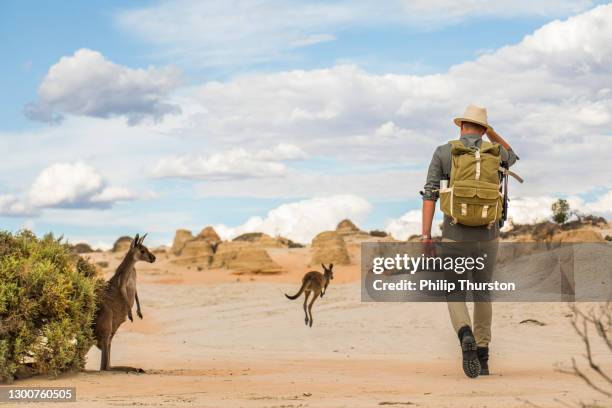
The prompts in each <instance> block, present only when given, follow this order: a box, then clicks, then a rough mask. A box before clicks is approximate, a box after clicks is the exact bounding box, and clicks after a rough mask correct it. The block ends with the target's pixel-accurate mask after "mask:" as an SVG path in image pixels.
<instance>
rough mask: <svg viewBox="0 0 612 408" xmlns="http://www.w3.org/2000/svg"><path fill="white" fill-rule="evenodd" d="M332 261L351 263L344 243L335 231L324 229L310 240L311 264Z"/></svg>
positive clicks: (344, 263)
mask: <svg viewBox="0 0 612 408" xmlns="http://www.w3.org/2000/svg"><path fill="white" fill-rule="evenodd" d="M321 263H325V264H327V263H333V264H334V265H348V264H350V263H351V260H350V257H349V254H348V251H347V249H346V244H345V243H344V240H343V239H342V237H341V236H340V234H338V232H336V231H324V232H321V233H320V234H318V235H317V236H316V237H314V239H313V240H312V258H311V261H310V264H311V265H319V264H321Z"/></svg>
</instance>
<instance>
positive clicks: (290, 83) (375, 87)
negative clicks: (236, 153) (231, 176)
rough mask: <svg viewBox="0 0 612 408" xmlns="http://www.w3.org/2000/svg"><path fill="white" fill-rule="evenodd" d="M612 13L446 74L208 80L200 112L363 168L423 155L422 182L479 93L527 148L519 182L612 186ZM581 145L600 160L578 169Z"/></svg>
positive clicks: (241, 133) (519, 146)
mask: <svg viewBox="0 0 612 408" xmlns="http://www.w3.org/2000/svg"><path fill="white" fill-rule="evenodd" d="M611 22H612V5H602V6H599V7H596V8H594V9H592V10H590V11H588V12H585V13H583V14H580V15H577V16H574V17H571V18H569V19H567V20H565V21H560V20H557V21H553V22H551V23H549V24H546V25H545V26H543V27H542V28H540V29H538V30H536V31H535V32H534V33H533V34H531V35H528V36H526V37H525V38H524V39H523V40H522V41H521V42H519V43H518V44H515V45H510V46H506V47H503V48H500V49H499V50H496V51H494V52H491V53H489V54H485V55H482V56H480V57H479V58H477V59H476V60H474V61H470V62H465V63H461V64H458V65H455V66H453V67H451V68H450V69H449V70H448V71H447V72H445V73H441V74H436V75H397V74H386V75H378V74H371V73H368V72H365V71H364V70H362V69H360V68H358V67H355V66H348V65H340V66H334V67H331V68H325V69H315V70H310V71H303V70H295V71H288V72H279V73H266V74H251V75H242V76H237V77H234V78H232V79H230V80H228V81H226V82H216V81H215V82H208V83H206V84H204V85H202V86H200V87H198V88H196V89H195V91H194V93H193V94H192V97H193V100H192V103H193V104H194V105H196V106H199V107H200V109H201V110H202V111H203V112H205V113H203V114H201V115H200V116H199V117H195V116H194V117H193V118H192V120H193V122H191V123H195V126H197V127H201V128H202V129H205V131H206V134H214V135H216V137H218V138H219V139H222V140H223V141H224V143H235V144H242V143H247V142H248V141H252V140H256V141H258V142H259V143H273V142H277V141H279V140H282V141H283V142H285V143H300V145H302V146H304V148H305V149H307V150H308V151H309V153H311V154H312V155H316V156H319V155H322V156H331V157H339V158H349V159H347V160H346V163H349V162H350V167H351V168H355V167H358V166H359V165H363V164H365V163H367V164H370V165H373V164H379V165H381V166H388V165H390V164H394V165H396V166H406V167H407V166H411V168H416V167H418V168H420V169H421V170H422V171H421V174H420V175H419V179H420V182H421V183H422V181H423V180H424V177H425V174H424V173H425V171H426V167H427V164H428V163H429V160H430V158H431V152H432V151H433V149H434V148H435V146H436V145H438V144H441V143H444V142H446V141H447V140H449V139H453V138H456V137H457V128H456V127H455V125H454V124H452V122H451V119H452V118H453V117H455V116H458V115H460V114H461V113H462V112H463V109H464V108H465V106H466V105H467V104H469V103H474V102H475V103H478V104H481V105H484V106H487V107H488V108H489V116H490V121H491V123H492V124H493V125H494V127H495V128H496V129H497V130H498V131H499V132H500V133H501V134H502V135H504V136H505V137H506V138H507V139H508V140H509V141H510V142H511V144H512V146H513V147H514V149H515V151H517V152H518V154H519V156H521V158H522V159H523V160H522V161H520V162H519V163H518V165H517V171H518V172H519V173H521V174H522V175H523V176H524V177H525V178H526V180H527V182H526V183H525V184H524V185H520V186H513V187H512V193H513V194H517V195H538V194H553V193H555V192H558V191H563V192H564V193H565V194H580V193H584V189H585V186H587V188H591V189H596V188H602V187H604V188H609V187H610V185H609V184H608V182H607V181H606V180H605V178H602V177H601V175H602V174H606V173H607V172H608V170H609V169H608V167H609V165H608V164H607V163H608V154H607V152H608V150H611V149H612V138H610V137H609V134H610V133H609V129H610V128H611V126H612V115H611V114H610V113H609V112H611V111H612V88H610V87H608V86H607V85H606V84H609V83H612V69H611V68H610V67H612V42H610V41H609V38H612V23H611ZM577 157H582V158H588V160H582V161H581V165H580V166H574V168H573V169H572V171H571V172H568V171H567V165H568V163H572V162H574V161H575V160H576V158H577ZM348 167H349V165H348V164H347V168H348ZM362 171H365V170H362ZM561 173H562V174H563V175H564V176H563V177H558V175H559V174H561ZM387 188H388V189H394V190H396V189H397V186H396V185H391V184H389V185H388V187H387Z"/></svg>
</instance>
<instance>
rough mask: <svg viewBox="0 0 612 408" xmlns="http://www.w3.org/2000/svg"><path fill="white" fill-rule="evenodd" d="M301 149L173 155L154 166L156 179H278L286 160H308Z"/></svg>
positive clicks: (286, 147) (280, 147) (280, 146)
mask: <svg viewBox="0 0 612 408" xmlns="http://www.w3.org/2000/svg"><path fill="white" fill-rule="evenodd" d="M306 157H307V155H306V153H305V152H304V151H303V150H302V149H300V148H299V147H298V146H295V145H290V144H278V145H276V146H275V147H274V148H272V149H264V150H257V151H253V152H249V151H247V150H246V149H243V148H236V149H232V150H229V151H226V152H222V153H215V154H211V155H210V156H189V155H185V156H171V157H165V158H162V159H160V160H159V161H158V162H157V163H156V164H155V166H154V167H153V170H152V174H153V175H154V176H155V177H181V178H193V179H205V180H235V179H249V178H262V177H279V176H283V175H285V174H286V173H287V166H286V165H285V164H284V163H283V162H284V161H289V160H297V159H304V158H306Z"/></svg>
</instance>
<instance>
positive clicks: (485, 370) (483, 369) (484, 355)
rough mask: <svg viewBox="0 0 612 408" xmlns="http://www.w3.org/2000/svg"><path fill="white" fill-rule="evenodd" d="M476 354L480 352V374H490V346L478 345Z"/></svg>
mask: <svg viewBox="0 0 612 408" xmlns="http://www.w3.org/2000/svg"><path fill="white" fill-rule="evenodd" d="M476 354H478V362H480V375H489V348H488V347H478V348H476Z"/></svg>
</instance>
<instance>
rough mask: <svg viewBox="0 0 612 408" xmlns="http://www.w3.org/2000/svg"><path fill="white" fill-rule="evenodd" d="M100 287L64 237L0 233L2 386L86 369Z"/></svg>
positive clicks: (0, 357)
mask: <svg viewBox="0 0 612 408" xmlns="http://www.w3.org/2000/svg"><path fill="white" fill-rule="evenodd" d="M99 285H100V280H99V279H98V278H97V276H96V269H95V267H94V266H93V265H92V264H91V263H89V262H88V261H86V260H84V259H83V258H81V257H80V256H78V255H76V254H74V253H73V252H72V251H71V248H70V246H69V245H67V244H65V243H62V242H61V239H59V240H58V239H56V238H54V237H53V236H52V235H50V234H49V235H46V236H44V237H43V238H41V239H39V238H37V237H36V236H35V235H34V234H32V233H31V232H29V231H21V232H19V233H17V234H15V235H13V234H11V233H9V232H4V231H0V382H11V381H13V379H14V378H15V377H17V378H20V377H25V376H28V375H32V374H49V375H57V374H58V373H60V372H62V371H67V370H75V369H80V368H82V367H83V366H84V364H85V356H86V354H87V352H88V351H89V349H90V348H91V346H92V345H93V342H94V339H93V333H92V329H91V323H92V319H93V316H94V312H95V308H96V302H95V299H96V297H95V293H96V290H97V289H98V287H99Z"/></svg>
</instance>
